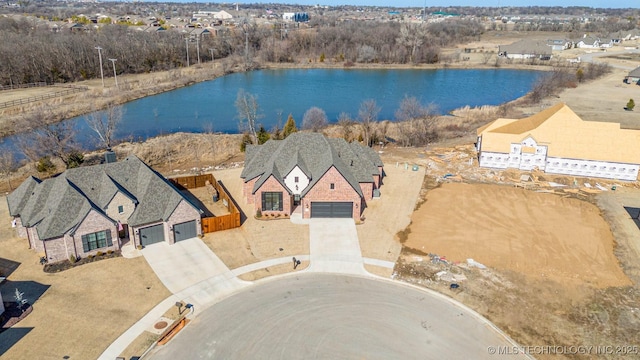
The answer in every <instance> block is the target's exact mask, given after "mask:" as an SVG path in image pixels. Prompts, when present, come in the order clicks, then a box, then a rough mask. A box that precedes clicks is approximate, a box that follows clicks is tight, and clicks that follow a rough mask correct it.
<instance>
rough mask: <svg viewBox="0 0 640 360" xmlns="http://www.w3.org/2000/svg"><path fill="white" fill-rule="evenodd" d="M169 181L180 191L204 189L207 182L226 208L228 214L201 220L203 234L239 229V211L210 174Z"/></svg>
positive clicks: (224, 189) (227, 193)
mask: <svg viewBox="0 0 640 360" xmlns="http://www.w3.org/2000/svg"><path fill="white" fill-rule="evenodd" d="M169 181H171V182H172V183H173V184H174V185H176V186H177V187H178V188H182V189H195V188H199V187H204V186H205V185H206V183H207V181H208V182H209V183H210V184H211V185H212V186H213V187H214V188H215V189H216V191H217V192H218V197H219V199H218V201H222V203H223V204H225V205H226V206H227V210H228V211H229V214H227V215H221V216H213V217H205V218H202V221H201V223H202V232H203V233H205V234H206V233H211V232H215V231H220V230H228V229H234V228H237V227H240V225H241V223H240V210H239V209H238V207H237V206H236V203H235V201H233V198H232V197H231V195H230V194H229V192H228V191H227V189H226V188H225V187H224V185H222V183H221V182H218V181H217V180H216V178H215V177H213V175H212V174H204V175H192V176H182V177H179V178H171V179H169Z"/></svg>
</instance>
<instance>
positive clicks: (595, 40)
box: [576, 36, 599, 45]
mask: <svg viewBox="0 0 640 360" xmlns="http://www.w3.org/2000/svg"><path fill="white" fill-rule="evenodd" d="M598 42H599V40H598V38H596V37H593V36H585V37H583V38H580V39H578V40H577V41H576V43H583V44H587V45H596V44H597V43H598Z"/></svg>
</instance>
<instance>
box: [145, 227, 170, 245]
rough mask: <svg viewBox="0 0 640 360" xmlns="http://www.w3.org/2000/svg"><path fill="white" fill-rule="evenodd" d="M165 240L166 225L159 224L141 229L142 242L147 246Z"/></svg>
mask: <svg viewBox="0 0 640 360" xmlns="http://www.w3.org/2000/svg"><path fill="white" fill-rule="evenodd" d="M161 241H164V225H162V224H158V225H154V226H149V227H146V228H142V229H140V243H141V244H142V246H147V245H151V244H155V243H158V242H161Z"/></svg>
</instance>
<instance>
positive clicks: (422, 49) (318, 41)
mask: <svg viewBox="0 0 640 360" xmlns="http://www.w3.org/2000/svg"><path fill="white" fill-rule="evenodd" d="M45 24H46V23H44V22H38V23H37V24H34V23H33V22H31V21H28V20H26V19H23V20H21V19H17V18H14V17H6V18H5V17H2V18H0V36H1V37H2V39H3V41H2V42H0V85H11V84H25V83H32V82H47V83H60V82H74V81H79V80H86V79H93V78H97V77H100V70H101V69H100V58H99V55H100V54H99V53H98V51H97V49H96V47H100V48H101V56H102V57H103V61H102V67H103V68H102V70H103V71H107V72H109V71H112V68H111V64H110V63H109V62H108V61H106V59H109V58H113V59H117V62H116V64H115V65H116V72H117V73H118V74H131V73H144V72H153V71H161V70H168V69H172V68H178V67H184V66H187V65H188V64H187V56H186V53H187V52H188V53H189V57H190V59H191V61H190V63H191V64H193V63H195V62H197V61H198V60H197V58H198V56H199V58H200V59H201V60H202V61H211V60H213V59H214V58H215V59H221V58H227V59H228V60H229V61H231V62H232V63H231V64H226V66H228V67H231V66H233V65H234V64H249V63H250V66H248V67H255V66H256V65H257V64H259V63H260V62H294V61H301V60H303V61H306V60H308V61H336V62H351V63H372V62H375V63H398V64H406V63H415V64H419V63H436V62H438V61H439V58H440V57H439V54H440V49H441V48H442V47H443V46H444V45H446V46H452V45H455V44H457V43H461V42H464V41H469V40H475V39H478V37H479V36H480V34H481V33H482V32H483V26H482V25H481V24H480V23H479V22H475V21H470V20H456V21H448V22H443V23H436V24H400V23H395V22H388V23H378V22H329V23H326V24H323V25H321V26H317V27H313V28H304V29H303V28H285V27H278V26H261V25H260V26H259V25H257V24H256V23H255V22H250V21H247V22H246V23H245V24H243V25H241V26H237V27H229V28H221V30H220V31H219V33H218V35H217V36H203V37H202V38H201V39H198V40H199V41H195V38H193V37H191V38H187V39H185V37H187V36H186V35H185V34H183V33H181V32H178V31H170V30H167V31H162V32H161V33H156V32H146V31H138V30H135V29H132V28H131V27H129V26H126V25H110V24H109V25H103V26H100V27H99V28H97V29H90V30H87V31H73V32H72V31H69V30H68V29H67V30H60V31H58V32H53V31H51V29H50V28H49V27H48V26H45ZM212 56H213V58H212Z"/></svg>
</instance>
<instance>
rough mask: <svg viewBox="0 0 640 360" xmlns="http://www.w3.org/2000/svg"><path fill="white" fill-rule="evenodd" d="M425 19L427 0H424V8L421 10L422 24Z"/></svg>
mask: <svg viewBox="0 0 640 360" xmlns="http://www.w3.org/2000/svg"><path fill="white" fill-rule="evenodd" d="M426 18H427V0H424V8H422V22H423V23H424V19H426Z"/></svg>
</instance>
